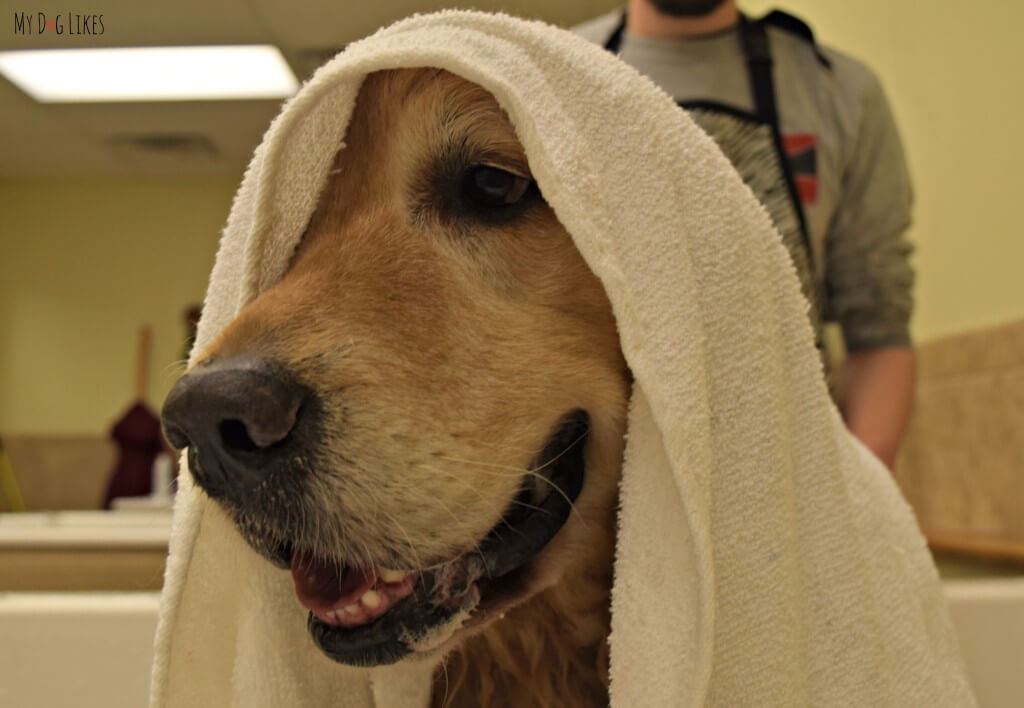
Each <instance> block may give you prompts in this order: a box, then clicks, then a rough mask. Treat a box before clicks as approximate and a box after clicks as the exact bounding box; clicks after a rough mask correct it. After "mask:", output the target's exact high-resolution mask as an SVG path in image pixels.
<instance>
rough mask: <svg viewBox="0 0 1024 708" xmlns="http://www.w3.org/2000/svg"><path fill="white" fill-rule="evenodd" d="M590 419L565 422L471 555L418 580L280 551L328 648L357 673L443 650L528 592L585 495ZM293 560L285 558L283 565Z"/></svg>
mask: <svg viewBox="0 0 1024 708" xmlns="http://www.w3.org/2000/svg"><path fill="white" fill-rule="evenodd" d="M588 426H589V417H588V415H587V414H586V412H584V411H580V410H577V411H573V412H571V413H569V414H568V415H566V416H565V418H564V419H563V420H562V422H561V423H560V424H559V426H558V427H557V428H556V430H555V432H554V433H553V435H552V436H551V438H550V439H549V440H548V442H547V444H546V445H545V446H544V449H543V450H542V451H541V453H540V454H539V455H538V456H537V458H536V460H535V462H534V464H533V465H532V466H531V470H532V471H533V472H532V473H531V474H529V475H527V476H525V477H524V484H523V486H522V489H521V491H520V493H519V495H518V496H517V498H516V499H515V501H514V502H512V503H511V504H510V505H509V509H508V510H507V512H506V513H505V515H504V516H503V517H502V519H501V521H499V523H498V524H497V525H496V526H495V527H494V528H493V529H492V530H491V531H490V533H488V534H487V536H486V537H485V538H484V539H483V540H482V541H481V542H480V543H479V544H477V546H476V547H475V548H473V549H468V550H467V551H466V552H464V553H461V554H459V555H457V556H456V557H454V558H450V559H448V560H444V561H441V562H439V563H436V564H432V565H431V566H430V567H429V568H420V569H415V570H411V571H403V570H394V569H387V568H378V567H352V566H348V565H345V564H343V563H339V562H337V561H336V560H331V559H328V560H324V559H320V558H316V557H314V556H312V555H310V554H308V553H291V552H290V551H288V550H283V551H281V554H280V555H281V557H278V558H277V559H275V560H277V561H278V562H281V561H285V562H287V563H289V564H290V566H291V572H292V579H293V581H294V583H295V592H296V595H297V597H298V599H299V602H300V603H301V604H302V605H303V606H304V607H305V608H306V609H308V610H309V616H308V620H307V625H308V628H309V632H310V634H311V635H312V637H313V640H314V641H315V642H316V644H317V645H318V646H319V647H320V649H321V650H322V651H323V652H324V653H325V654H327V655H328V656H329V657H331V658H332V659H334V660H335V661H338V662H341V663H344V664H351V665H357V666H375V665H380V664H390V663H394V662H396V661H398V660H400V659H401V658H402V657H404V656H406V655H408V654H411V653H413V652H425V651H430V650H432V649H435V648H437V647H439V646H441V645H442V644H444V643H445V642H447V641H448V639H450V638H451V636H452V635H453V634H454V633H455V632H456V631H458V630H459V629H460V628H462V627H466V626H471V625H474V624H478V623H480V622H483V621H484V620H485V618H486V617H487V616H489V615H490V614H491V612H493V611H499V610H500V609H501V608H504V607H506V606H508V605H509V604H511V603H514V602H515V601H516V599H517V598H518V596H519V595H520V594H522V593H523V592H524V588H525V586H526V584H527V581H528V579H529V568H530V566H531V561H532V560H533V559H534V558H535V556H537V554H538V553H540V551H541V550H543V548H544V547H545V546H546V545H547V544H548V543H549V542H550V541H551V540H552V539H553V538H554V537H555V535H556V534H557V533H558V531H559V530H560V529H561V528H562V526H563V525H564V524H565V522H566V521H567V520H568V518H569V514H570V512H571V510H572V503H573V502H574V501H575V499H576V497H577V496H578V495H579V493H580V491H581V489H582V487H583V477H584V463H583V450H584V447H585V445H584V442H585V440H586V436H587V430H588ZM285 556H287V557H285Z"/></svg>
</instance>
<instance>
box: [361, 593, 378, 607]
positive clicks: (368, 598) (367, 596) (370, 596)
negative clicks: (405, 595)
mask: <svg viewBox="0 0 1024 708" xmlns="http://www.w3.org/2000/svg"><path fill="white" fill-rule="evenodd" d="M380 600H381V597H380V595H379V594H377V593H376V592H374V591H373V590H367V591H366V592H364V593H363V596H362V597H361V598H359V601H360V602H362V603H363V604H364V605H366V606H367V607H369V608H370V609H371V610H372V609H376V608H377V607H380Z"/></svg>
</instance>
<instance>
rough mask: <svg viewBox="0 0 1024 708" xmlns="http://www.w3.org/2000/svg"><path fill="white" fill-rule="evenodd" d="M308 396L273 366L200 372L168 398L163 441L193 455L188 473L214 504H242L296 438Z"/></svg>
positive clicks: (228, 365)
mask: <svg viewBox="0 0 1024 708" xmlns="http://www.w3.org/2000/svg"><path fill="white" fill-rule="evenodd" d="M308 396H309V389H307V388H306V387H305V386H302V385H301V384H299V383H298V382H297V381H296V380H295V379H294V377H292V376H291V375H289V374H288V373H287V371H286V370H285V369H284V368H283V367H281V366H278V365H276V364H274V363H272V362H269V361H267V360H265V359H257V358H232V359H223V360H216V361H214V362H213V363H211V364H206V365H203V364H201V365H199V366H197V367H196V368H194V369H193V370H192V371H190V372H189V373H187V374H186V375H185V376H183V377H181V379H179V380H178V382H177V383H176V384H175V385H174V387H173V388H172V389H171V392H170V393H169V394H168V395H167V400H166V401H165V402H164V407H163V412H162V418H163V424H164V434H165V435H166V436H167V439H168V441H170V443H171V444H172V445H174V447H176V448H179V449H181V448H185V447H188V448H189V467H190V468H191V471H192V474H193V476H194V477H195V478H196V481H197V482H198V483H199V484H200V485H202V487H203V488H204V489H206V491H207V492H208V493H209V494H210V495H211V496H213V497H225V496H226V497H232V496H235V497H237V496H238V495H240V494H242V493H244V492H246V491H247V490H249V489H251V488H252V487H254V486H256V485H257V484H258V483H259V482H260V480H262V479H263V478H264V476H265V475H266V474H267V472H268V470H270V469H272V467H273V465H272V464H270V458H271V457H273V456H274V455H275V454H276V453H278V452H280V451H281V450H282V448H287V447H288V446H289V443H290V442H291V441H292V438H293V437H294V431H295V427H296V422H297V419H298V415H299V409H300V408H301V407H302V404H303V402H304V401H305V400H306V399H307V397H308Z"/></svg>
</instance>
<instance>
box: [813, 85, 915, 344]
mask: <svg viewBox="0 0 1024 708" xmlns="http://www.w3.org/2000/svg"><path fill="white" fill-rule="evenodd" d="M860 68H861V69H862V71H863V73H862V74H861V75H860V76H858V77H857V78H858V82H857V83H858V84H859V87H858V89H857V91H858V93H859V100H860V108H861V110H860V117H859V120H858V121H857V123H856V133H855V136H854V139H853V141H852V147H851V149H850V151H849V152H848V153H847V154H846V164H845V168H844V171H843V176H842V194H841V196H840V199H839V204H838V208H837V210H836V213H835V215H834V217H833V220H832V226H831V228H830V230H829V233H828V236H827V239H826V244H825V248H826V250H825V253H826V264H825V267H826V284H827V288H828V311H827V313H826V314H827V317H828V318H829V319H830V320H833V321H836V322H838V323H839V324H840V326H841V327H842V330H843V337H844V339H845V341H846V348H847V350H848V351H861V350H865V349H874V348H878V347H888V346H909V345H910V315H911V311H912V309H913V292H912V291H913V285H914V272H913V269H912V268H911V266H910V254H911V251H912V250H913V247H912V246H911V244H910V242H909V241H908V240H907V238H906V231H907V227H908V226H909V225H910V205H911V199H912V195H911V186H910V177H909V175H908V172H907V166H906V160H905V158H904V155H903V147H902V145H901V143H900V138H899V134H898V132H897V129H896V123H895V121H894V120H893V116H892V112H891V110H890V109H889V104H888V102H887V101H886V99H885V95H884V94H883V92H882V87H881V85H880V84H879V82H878V79H877V78H876V77H875V76H874V75H873V74H872V73H871V72H870V71H867V70H866V69H864V68H863V67H860Z"/></svg>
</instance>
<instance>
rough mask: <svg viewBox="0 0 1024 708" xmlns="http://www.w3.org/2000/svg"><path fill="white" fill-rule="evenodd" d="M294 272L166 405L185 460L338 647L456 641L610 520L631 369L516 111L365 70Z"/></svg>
mask: <svg viewBox="0 0 1024 708" xmlns="http://www.w3.org/2000/svg"><path fill="white" fill-rule="evenodd" d="M345 143H346V147H345V148H344V149H343V150H342V151H341V152H340V153H339V156H338V159H337V161H336V163H335V166H334V169H333V170H332V172H331V174H330V177H329V180H328V183H327V185H326V187H325V188H324V191H323V193H322V196H321V198H320V201H319V205H318V208H317V210H316V212H315V214H314V215H313V217H312V219H311V221H310V224H309V226H308V229H307V231H306V233H305V235H304V237H303V239H302V242H301V245H300V247H299V249H298V251H297V252H296V254H295V256H294V258H293V260H292V262H291V265H290V267H289V270H288V272H287V273H286V275H285V276H284V278H283V279H282V280H281V281H280V282H279V283H277V284H276V285H275V286H274V287H272V288H271V289H269V290H268V291H266V292H264V293H263V294H261V295H260V296H259V297H258V298H257V299H255V300H254V301H253V302H251V303H250V304H249V305H248V306H247V307H246V308H245V309H244V310H243V311H242V312H241V313H240V315H239V316H238V317H237V318H236V319H235V320H234V322H233V323H232V324H231V325H230V326H228V327H227V328H226V329H225V331H224V332H222V333H221V335H220V336H219V337H218V338H217V340H216V341H215V342H214V344H213V345H212V346H211V347H209V348H208V349H207V350H206V351H204V352H203V353H202V355H201V356H199V357H198V359H197V363H196V364H195V365H194V366H193V367H192V369H191V370H190V371H189V373H188V374H186V375H185V376H184V377H183V378H182V379H181V380H180V381H179V382H178V384H177V385H176V386H175V387H174V389H173V390H172V392H171V394H170V396H169V397H168V399H167V402H166V404H165V407H164V423H165V429H166V432H167V436H168V438H169V439H170V440H171V442H172V443H173V444H175V445H176V446H178V447H186V446H187V447H188V455H189V467H190V469H191V471H192V474H193V475H194V477H195V480H196V481H197V483H198V484H199V485H200V486H201V487H202V488H203V489H204V490H205V491H206V492H207V493H208V494H209V496H210V497H212V498H213V499H214V500H216V501H217V502H218V503H219V504H220V505H221V506H222V507H223V508H224V509H225V510H226V511H227V512H228V513H229V515H230V516H231V517H232V519H233V520H234V522H235V524H236V525H237V527H238V529H239V531H240V532H241V534H242V535H243V536H244V537H245V539H246V540H247V541H248V542H249V543H250V545H252V547H253V548H255V549H256V550H257V551H259V552H260V553H261V554H263V555H264V556H266V557H267V558H268V559H270V560H271V561H273V562H274V563H276V564H278V565H279V566H280V567H282V568H290V569H291V572H292V575H293V580H294V584H295V589H296V593H297V597H298V601H300V602H301V603H302V604H303V605H304V606H305V607H306V608H308V609H309V610H310V614H309V620H308V622H309V629H310V632H311V633H312V635H313V637H314V639H315V641H316V642H317V644H318V645H319V646H320V647H321V649H323V650H324V651H325V652H326V653H327V654H328V655H329V656H331V657H332V658H334V659H336V660H338V661H341V662H344V663H349V664H361V665H372V664H380V663H388V662H392V661H396V660H398V659H400V658H402V657H403V656H405V655H407V654H409V653H411V652H424V651H431V650H435V649H437V648H439V647H446V646H448V645H449V643H450V642H451V641H455V640H457V638H458V637H459V636H465V635H466V634H467V633H468V632H471V631H473V629H474V628H480V627H482V626H484V625H486V623H487V622H488V620H489V619H491V618H492V617H494V616H495V615H496V614H498V613H500V612H501V611H503V610H504V609H506V608H508V607H510V606H511V605H513V604H516V603H519V602H522V601H524V600H525V599H526V598H528V597H530V596H531V595H533V594H534V593H536V592H538V591H540V590H542V589H544V588H545V587H547V586H550V585H552V584H553V583H556V582H557V581H558V580H559V578H560V577H562V576H563V575H564V574H565V573H567V572H570V571H571V569H572V568H573V566H574V564H576V565H578V564H579V563H580V562H582V561H583V560H584V559H586V558H588V557H589V555H588V554H591V553H592V549H591V545H592V544H593V543H594V541H593V534H594V532H595V530H601V531H602V532H605V533H607V530H608V527H609V525H610V524H611V523H612V519H613V515H612V510H613V507H614V499H615V489H616V483H617V479H618V471H619V466H620V462H621V452H622V433H623V429H624V419H625V407H626V403H625V401H626V396H627V389H628V372H627V370H626V365H625V363H624V361H623V358H622V355H621V353H620V351H619V344H618V339H617V336H616V330H615V323H614V320H613V317H612V313H611V308H610V305H609V303H608V300H607V298H606V297H605V294H604V291H603V289H602V287H601V285H600V283H599V282H598V280H597V279H596V278H595V276H594V275H593V274H592V273H591V272H590V270H589V269H588V268H587V266H586V264H585V263H584V261H583V259H582V257H581V256H580V255H579V253H578V252H577V251H576V249H575V247H574V245H573V242H572V239H571V237H570V236H569V234H568V233H566V231H565V229H564V228H563V227H562V226H561V225H560V224H559V222H558V220H557V218H556V217H555V215H554V213H553V212H552V210H551V209H550V208H549V207H548V206H547V204H546V203H545V201H544V199H543V197H542V195H541V194H540V191H539V190H538V188H537V185H536V183H535V182H534V181H533V178H532V177H531V174H530V168H529V164H528V161H527V158H526V155H525V154H524V152H523V149H522V147H521V146H520V144H519V142H518V140H517V139H516V136H515V132H514V130H513V128H512V125H511V124H510V122H509V120H508V118H507V117H506V116H505V114H504V113H503V112H502V110H501V109H500V108H499V106H498V105H497V103H496V102H495V100H494V99H493V97H492V96H491V95H490V94H489V93H487V92H486V91H484V90H483V89H481V88H480V87H478V86H476V85H473V84H470V83H468V82H466V81H464V80H462V79H459V78H457V77H455V76H453V75H451V74H448V73H446V72H443V71H438V70H401V71H391V72H381V73H377V74H373V75H370V76H369V77H368V78H367V80H366V81H365V83H364V85H363V87H362V89H361V92H360V94H359V97H358V100H357V104H356V108H355V111H354V113H353V115H352V119H351V122H350V124H349V128H348V133H347V136H346V139H345Z"/></svg>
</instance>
